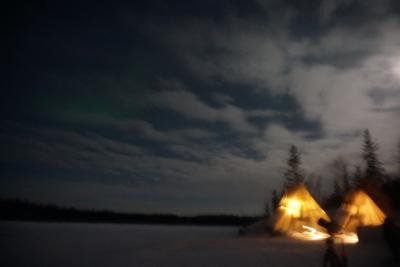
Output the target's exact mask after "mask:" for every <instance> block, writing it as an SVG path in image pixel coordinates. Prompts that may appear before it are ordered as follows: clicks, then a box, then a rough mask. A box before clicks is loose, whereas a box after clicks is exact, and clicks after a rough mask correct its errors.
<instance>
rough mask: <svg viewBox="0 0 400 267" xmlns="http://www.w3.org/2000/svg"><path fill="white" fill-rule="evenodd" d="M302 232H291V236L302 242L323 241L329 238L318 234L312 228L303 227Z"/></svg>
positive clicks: (324, 234) (327, 235)
mask: <svg viewBox="0 0 400 267" xmlns="http://www.w3.org/2000/svg"><path fill="white" fill-rule="evenodd" d="M302 228H303V229H304V231H302V232H293V233H292V234H291V236H293V237H295V238H298V239H302V240H323V239H327V238H328V237H329V234H327V233H324V232H320V231H318V230H316V229H315V228H313V227H310V226H306V225H303V226H302Z"/></svg>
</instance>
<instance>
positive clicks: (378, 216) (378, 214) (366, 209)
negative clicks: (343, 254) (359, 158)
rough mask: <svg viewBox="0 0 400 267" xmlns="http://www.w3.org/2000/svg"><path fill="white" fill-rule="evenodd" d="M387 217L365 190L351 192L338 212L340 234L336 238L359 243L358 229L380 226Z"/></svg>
mask: <svg viewBox="0 0 400 267" xmlns="http://www.w3.org/2000/svg"><path fill="white" fill-rule="evenodd" d="M385 218H386V215H385V214H384V213H383V212H382V210H381V209H380V208H379V207H378V206H377V205H376V204H375V202H374V201H373V200H372V199H371V198H370V197H369V196H368V195H367V193H365V192H364V191H363V190H356V191H353V192H350V193H349V194H347V196H346V197H345V199H344V201H343V203H342V205H341V207H340V208H339V210H338V213H337V215H336V218H335V221H336V223H337V225H338V226H339V229H340V231H339V233H338V234H337V235H335V238H337V239H341V241H342V242H347V243H357V242H358V237H357V228H358V227H360V226H378V225H381V224H383V223H384V221H385Z"/></svg>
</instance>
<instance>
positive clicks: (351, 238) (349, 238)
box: [333, 232, 358, 244]
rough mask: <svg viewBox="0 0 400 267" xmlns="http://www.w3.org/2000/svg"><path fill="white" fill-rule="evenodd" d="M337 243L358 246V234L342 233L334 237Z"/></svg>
mask: <svg viewBox="0 0 400 267" xmlns="http://www.w3.org/2000/svg"><path fill="white" fill-rule="evenodd" d="M333 238H334V239H335V242H336V243H344V244H356V243H358V236H357V234H356V233H351V232H347V233H345V232H342V233H337V234H334V235H333Z"/></svg>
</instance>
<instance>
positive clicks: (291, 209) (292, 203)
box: [282, 199, 300, 217]
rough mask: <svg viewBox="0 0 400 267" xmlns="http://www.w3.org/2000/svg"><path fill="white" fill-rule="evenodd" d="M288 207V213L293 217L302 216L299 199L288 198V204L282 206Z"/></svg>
mask: <svg viewBox="0 0 400 267" xmlns="http://www.w3.org/2000/svg"><path fill="white" fill-rule="evenodd" d="M282 208H283V209H286V212H287V214H288V215H291V216H293V217H300V201H298V200H297V199H288V201H287V203H286V206H282Z"/></svg>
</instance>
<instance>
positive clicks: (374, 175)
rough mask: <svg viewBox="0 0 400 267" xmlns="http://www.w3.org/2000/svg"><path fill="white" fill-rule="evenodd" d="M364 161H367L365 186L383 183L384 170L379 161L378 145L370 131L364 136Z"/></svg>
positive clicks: (365, 132) (366, 131)
mask: <svg viewBox="0 0 400 267" xmlns="http://www.w3.org/2000/svg"><path fill="white" fill-rule="evenodd" d="M363 137H364V144H363V159H364V161H365V165H366V170H365V184H364V185H365V186H367V185H370V184H377V183H380V182H382V181H383V175H384V169H383V166H382V163H381V162H380V161H379V159H378V155H377V151H378V144H377V143H376V142H375V141H373V140H372V138H371V135H370V133H369V130H368V129H366V130H365V131H364V134H363Z"/></svg>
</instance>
